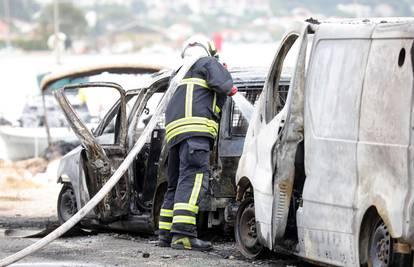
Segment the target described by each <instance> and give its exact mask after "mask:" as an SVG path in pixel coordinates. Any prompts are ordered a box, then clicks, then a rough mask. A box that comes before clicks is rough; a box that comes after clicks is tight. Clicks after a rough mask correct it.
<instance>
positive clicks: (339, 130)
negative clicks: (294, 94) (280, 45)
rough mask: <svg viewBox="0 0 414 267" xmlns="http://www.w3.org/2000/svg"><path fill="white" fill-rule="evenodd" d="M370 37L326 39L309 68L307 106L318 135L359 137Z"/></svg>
mask: <svg viewBox="0 0 414 267" xmlns="http://www.w3.org/2000/svg"><path fill="white" fill-rule="evenodd" d="M369 45H370V41H369V40H322V41H320V42H319V43H318V44H317V46H316V48H315V50H314V54H313V57H312V59H311V63H310V64H311V65H310V67H309V74H308V81H307V83H308V85H307V90H308V92H307V95H308V101H307V105H309V108H310V116H311V121H312V125H313V129H314V131H315V134H316V136H318V137H324V138H334V139H345V140H356V139H357V136H358V117H359V106H360V95H361V90H362V83H363V78H364V73H365V66H366V61H367V57H368V52H369Z"/></svg>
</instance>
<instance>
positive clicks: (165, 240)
mask: <svg viewBox="0 0 414 267" xmlns="http://www.w3.org/2000/svg"><path fill="white" fill-rule="evenodd" d="M158 246H160V247H170V246H171V235H165V234H160V235H158Z"/></svg>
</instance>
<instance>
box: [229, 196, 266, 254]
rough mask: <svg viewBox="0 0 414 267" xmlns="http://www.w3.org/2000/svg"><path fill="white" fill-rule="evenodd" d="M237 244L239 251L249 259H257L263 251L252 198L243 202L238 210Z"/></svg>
mask: <svg viewBox="0 0 414 267" xmlns="http://www.w3.org/2000/svg"><path fill="white" fill-rule="evenodd" d="M234 232H235V238H236V243H237V246H238V248H239V251H240V252H241V253H242V254H243V255H244V256H245V257H247V258H249V259H254V258H257V257H258V256H259V255H260V254H261V252H262V251H263V245H262V244H260V242H259V239H258V237H257V231H256V218H255V214H254V201H253V199H252V198H247V199H245V200H243V202H242V203H241V204H240V206H239V209H238V210H237V215H236V224H235V226H234Z"/></svg>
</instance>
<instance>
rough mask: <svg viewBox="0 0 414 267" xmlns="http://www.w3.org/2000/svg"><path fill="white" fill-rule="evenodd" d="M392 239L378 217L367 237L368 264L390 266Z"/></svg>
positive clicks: (379, 266)
mask: <svg viewBox="0 0 414 267" xmlns="http://www.w3.org/2000/svg"><path fill="white" fill-rule="evenodd" d="M392 246H393V240H392V238H391V235H390V233H389V231H388V228H387V226H386V225H385V223H384V222H383V221H382V220H381V219H379V220H378V221H377V222H376V223H375V224H374V227H373V228H372V232H371V236H370V239H369V247H368V248H369V251H368V266H378V267H386V266H391V260H392V253H393V252H392Z"/></svg>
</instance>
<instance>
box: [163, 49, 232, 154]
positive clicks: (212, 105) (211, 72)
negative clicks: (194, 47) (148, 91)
mask: <svg viewBox="0 0 414 267" xmlns="http://www.w3.org/2000/svg"><path fill="white" fill-rule="evenodd" d="M232 87H233V80H232V78H231V75H230V73H229V72H228V71H227V70H226V69H225V68H224V67H223V66H222V65H221V64H220V63H219V62H218V61H217V59H215V58H214V57H203V58H200V59H199V60H198V61H197V62H196V63H195V64H194V65H193V66H192V67H191V68H190V70H189V71H188V72H187V74H186V75H185V77H184V79H183V80H182V81H181V82H180V84H179V86H178V88H177V90H176V91H175V93H174V94H173V96H172V98H171V100H170V102H169V103H168V106H167V109H166V111H165V123H166V127H165V128H166V134H167V135H166V138H167V143H168V146H169V147H172V146H174V145H175V144H178V143H180V142H181V141H183V140H184V139H187V138H189V137H193V136H205V137H209V138H213V139H214V138H215V137H216V136H217V134H218V123H219V119H220V113H221V109H222V107H223V105H224V103H225V101H226V98H227V96H228V95H229V94H230V92H231V89H232Z"/></svg>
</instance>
